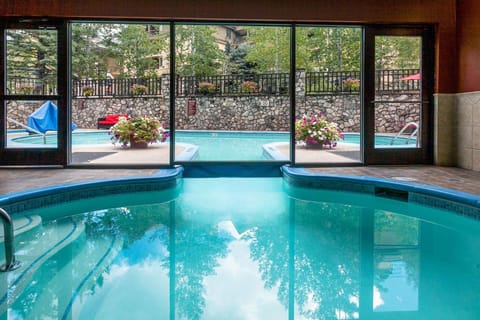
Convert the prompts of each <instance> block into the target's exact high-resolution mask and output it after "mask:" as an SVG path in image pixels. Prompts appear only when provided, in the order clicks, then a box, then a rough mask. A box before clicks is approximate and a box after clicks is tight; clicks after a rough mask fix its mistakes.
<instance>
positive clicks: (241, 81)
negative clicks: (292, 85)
mask: <svg viewBox="0 0 480 320" xmlns="http://www.w3.org/2000/svg"><path fill="white" fill-rule="evenodd" d="M175 81H176V86H175V88H176V95H177V96H180V97H181V96H190V95H207V94H213V95H221V96H229V95H231V96H233V95H249V94H265V95H288V91H289V90H288V83H289V73H266V74H248V75H245V74H229V75H220V76H204V77H195V76H190V77H188V76H187V77H184V76H177V77H176V79H175Z"/></svg>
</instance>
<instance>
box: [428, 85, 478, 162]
mask: <svg viewBox="0 0 480 320" xmlns="http://www.w3.org/2000/svg"><path fill="white" fill-rule="evenodd" d="M434 144H435V155H434V156H435V164H437V165H445V166H457V167H460V168H465V169H470V170H475V171H480V92H469V93H459V94H437V95H436V96H435V142H434Z"/></svg>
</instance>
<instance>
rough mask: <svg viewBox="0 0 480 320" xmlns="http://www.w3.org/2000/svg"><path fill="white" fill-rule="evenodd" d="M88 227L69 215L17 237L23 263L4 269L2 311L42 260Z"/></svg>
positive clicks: (0, 276)
mask: <svg viewBox="0 0 480 320" xmlns="http://www.w3.org/2000/svg"><path fill="white" fill-rule="evenodd" d="M84 230H85V226H84V224H83V222H81V221H74V220H73V219H65V220H63V221H62V222H58V223H55V224H54V225H52V226H43V225H40V226H38V228H36V229H35V230H33V232H29V233H28V234H24V233H23V234H19V236H18V237H16V239H15V243H16V248H15V250H16V252H15V256H16V259H17V260H18V261H21V263H22V265H21V267H20V268H18V269H16V270H13V271H10V272H2V273H0V315H1V314H3V313H4V312H5V311H6V310H7V308H8V306H10V305H11V304H12V303H13V301H14V300H15V299H16V297H17V296H18V295H19V294H20V293H21V292H22V291H23V290H24V288H25V287H26V286H27V285H28V284H29V282H30V280H31V278H32V275H33V274H34V273H35V272H36V271H37V270H38V269H39V268H40V267H41V266H42V264H43V263H45V261H47V260H48V259H49V258H50V257H51V256H53V255H54V254H56V253H57V252H59V251H60V250H61V249H62V248H65V247H66V246H68V245H69V244H70V243H72V241H74V240H75V239H76V238H77V237H78V236H80V235H81V234H82V233H83V232H84ZM51 276H52V275H50V277H51Z"/></svg>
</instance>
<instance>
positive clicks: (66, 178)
mask: <svg viewBox="0 0 480 320" xmlns="http://www.w3.org/2000/svg"><path fill="white" fill-rule="evenodd" d="M308 170H309V171H312V172H315V173H325V174H340V175H352V176H370V177H377V178H386V179H393V180H397V181H412V182H415V183H421V184H426V185H433V186H438V187H443V188H449V189H453V190H457V191H463V192H467V193H472V194H476V195H480V172H476V171H470V170H464V169H459V168H452V167H438V166H369V167H335V168H308ZM157 171H158V169H37V168H35V169H33V168H32V169H30V168H28V169H26V168H0V194H6V193H11V192H19V191H26V190H30V189H36V188H42V187H47V186H53V185H58V184H66V183H73V182H84V181H92V180H102V179H112V178H122V177H133V176H135V177H139V176H151V175H153V174H155V173H156V172H157Z"/></svg>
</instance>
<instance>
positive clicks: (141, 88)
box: [131, 83, 147, 95]
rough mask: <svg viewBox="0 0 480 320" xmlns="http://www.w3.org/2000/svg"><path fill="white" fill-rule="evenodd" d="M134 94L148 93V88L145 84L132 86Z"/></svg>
mask: <svg viewBox="0 0 480 320" xmlns="http://www.w3.org/2000/svg"><path fill="white" fill-rule="evenodd" d="M131 89H132V93H133V94H136V95H141V94H145V93H147V87H146V86H144V85H143V84H136V83H135V84H134V85H132V88H131Z"/></svg>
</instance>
